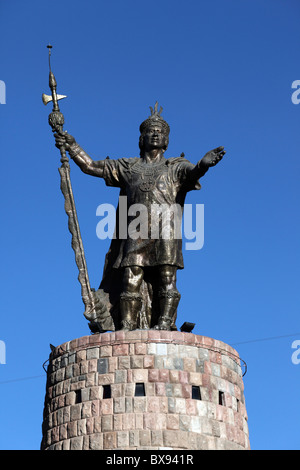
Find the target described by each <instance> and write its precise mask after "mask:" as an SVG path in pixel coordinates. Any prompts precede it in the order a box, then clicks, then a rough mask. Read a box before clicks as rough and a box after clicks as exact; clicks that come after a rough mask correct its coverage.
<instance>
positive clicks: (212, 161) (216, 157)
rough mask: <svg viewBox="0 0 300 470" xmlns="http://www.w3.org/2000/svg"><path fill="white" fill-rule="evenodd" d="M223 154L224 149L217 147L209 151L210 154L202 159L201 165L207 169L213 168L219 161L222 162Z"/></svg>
mask: <svg viewBox="0 0 300 470" xmlns="http://www.w3.org/2000/svg"><path fill="white" fill-rule="evenodd" d="M225 153H226V152H225V150H224V147H217V148H216V149H214V150H210V152H207V153H206V154H205V155H204V157H203V158H202V160H201V165H203V166H204V167H207V168H210V167H211V166H215V165H216V164H217V163H219V161H220V160H222V158H223V157H224V155H225Z"/></svg>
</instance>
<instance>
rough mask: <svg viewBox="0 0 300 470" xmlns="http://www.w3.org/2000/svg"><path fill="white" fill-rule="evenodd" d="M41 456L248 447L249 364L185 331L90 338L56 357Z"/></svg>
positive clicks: (65, 347)
mask: <svg viewBox="0 0 300 470" xmlns="http://www.w3.org/2000/svg"><path fill="white" fill-rule="evenodd" d="M42 430H43V438H42V443H41V449H42V450H102V449H103V450H118V449H119V450H143V449H147V450H162V449H172V450H173V449H174V450H175V449H180V450H200V449H201V450H246V449H249V448H250V444H249V434H248V424H247V413H246V407H245V399H244V385H243V378H242V368H241V365H240V359H239V356H238V353H237V352H236V351H235V350H234V349H233V348H232V347H230V346H228V345H227V344H225V343H223V342H222V341H218V340H214V339H212V338H208V337H205V336H199V335H195V334H193V333H183V332H179V331H156V330H135V331H127V332H125V331H117V332H114V333H102V334H95V335H92V336H83V337H82V338H78V339H75V340H72V341H69V342H67V343H64V344H62V345H61V346H58V347H57V348H55V349H54V350H53V351H52V352H51V354H50V358H49V365H48V370H47V386H46V397H45V407H44V420H43V426H42Z"/></svg>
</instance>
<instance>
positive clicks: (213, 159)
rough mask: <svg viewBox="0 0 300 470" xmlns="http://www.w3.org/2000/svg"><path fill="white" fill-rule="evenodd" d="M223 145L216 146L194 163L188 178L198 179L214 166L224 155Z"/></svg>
mask: <svg viewBox="0 0 300 470" xmlns="http://www.w3.org/2000/svg"><path fill="white" fill-rule="evenodd" d="M225 153H226V152H225V150H224V147H217V148H215V149H214V150H210V151H209V152H207V153H206V154H205V155H204V157H203V158H202V159H201V160H200V161H199V162H198V163H197V164H196V165H195V167H194V168H193V169H192V170H191V171H190V178H191V179H192V180H198V179H199V178H201V177H202V176H204V175H205V173H206V172H207V171H208V169H209V168H210V167H211V166H215V165H216V164H217V163H219V161H220V160H222V158H223V157H224V155H225Z"/></svg>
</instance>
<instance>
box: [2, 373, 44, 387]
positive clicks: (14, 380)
mask: <svg viewBox="0 0 300 470" xmlns="http://www.w3.org/2000/svg"><path fill="white" fill-rule="evenodd" d="M41 377H44V378H45V375H33V376H32V377H21V378H19V379H11V380H5V381H3V382H0V385H3V384H9V383H12V382H21V381H24V380H32V379H39V378H41Z"/></svg>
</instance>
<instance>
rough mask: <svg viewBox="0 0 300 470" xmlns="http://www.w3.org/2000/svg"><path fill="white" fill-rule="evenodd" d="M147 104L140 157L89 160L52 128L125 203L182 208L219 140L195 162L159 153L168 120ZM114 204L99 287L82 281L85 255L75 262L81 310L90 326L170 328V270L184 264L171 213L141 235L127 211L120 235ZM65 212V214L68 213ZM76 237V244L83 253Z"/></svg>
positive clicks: (218, 153)
mask: <svg viewBox="0 0 300 470" xmlns="http://www.w3.org/2000/svg"><path fill="white" fill-rule="evenodd" d="M150 109H151V115H150V116H149V117H148V118H147V119H146V120H145V121H143V122H142V124H141V125H140V139H139V148H140V156H139V157H131V158H120V159H110V158H106V159H104V160H99V161H95V160H93V159H92V158H91V157H90V156H89V155H88V154H87V153H86V152H85V150H83V148H82V147H81V146H80V145H79V144H78V143H77V142H76V140H75V139H74V137H72V136H71V135H70V134H68V133H67V132H63V131H62V129H60V131H59V132H57V130H55V129H54V132H55V139H56V146H57V147H58V148H59V149H60V150H61V151H62V149H64V151H67V152H68V153H69V155H70V157H71V158H72V160H73V161H74V162H75V163H76V164H77V165H78V166H79V167H80V169H81V170H82V171H83V172H84V173H86V174H88V175H92V176H96V177H98V178H103V179H104V181H105V183H106V185H107V186H113V187H118V188H120V196H124V197H126V198H127V207H132V206H133V205H136V204H139V205H140V206H143V207H145V208H147V210H148V211H149V213H150V212H151V211H153V207H156V208H162V207H163V208H166V209H168V208H170V207H173V206H175V207H178V206H179V207H180V208H181V213H182V211H183V207H184V201H185V197H186V194H187V193H188V192H189V191H191V190H194V189H195V190H196V189H197V190H198V189H200V188H201V186H200V183H199V179H200V178H201V177H203V176H204V175H205V173H206V172H207V171H208V169H209V168H210V167H212V166H215V165H216V164H217V163H218V162H219V161H220V160H221V159H222V158H223V156H224V154H225V151H224V147H218V148H216V149H214V150H211V151H210V152H208V153H207V154H206V155H205V156H204V157H203V158H202V159H201V160H200V161H199V162H198V163H197V164H196V165H194V164H192V163H191V162H189V161H188V160H187V159H186V158H185V157H184V155H183V154H181V156H180V157H175V158H166V157H165V152H166V150H167V147H168V143H169V133H170V127H169V125H168V123H167V122H166V121H165V120H164V119H163V117H162V115H161V112H162V108H160V110H159V111H158V105H157V103H156V104H155V107H154V109H152V108H150ZM50 124H51V122H50ZM51 125H52V124H51ZM52 127H53V126H52ZM66 196H68V194H67V195H66V194H65V197H66ZM118 210H121V207H120V205H119V207H118ZM118 210H117V218H116V230H115V237H114V238H113V240H112V241H111V245H110V249H109V251H108V253H107V255H106V258H105V264H104V270H103V278H102V281H101V284H100V287H99V289H98V290H93V289H90V287H89V284H88V277H87V272H86V266H85V263H83V264H80V263H79V264H78V263H77V264H78V267H79V271H80V272H82V271H83V272H86V277H85V280H86V282H85V284H84V283H83V284H84V285H85V287H86V289H85V300H86V302H85V303H86V306H87V305H88V306H89V307H88V309H86V311H85V314H84V315H85V317H86V318H87V319H88V320H89V322H90V323H89V326H90V329H91V331H92V332H93V333H97V332H103V331H114V330H120V329H122V330H134V329H148V328H154V329H159V330H176V329H177V328H176V324H175V321H176V316H177V307H178V304H179V300H180V294H179V292H178V290H177V286H176V275H177V270H178V269H183V267H184V265H183V257H182V240H181V237H178V236H177V235H176V233H175V232H176V227H175V225H176V224H175V219H176V217H173V218H172V217H171V219H170V224H169V236H168V237H165V236H163V235H162V231H163V227H162V224H158V225H157V226H156V227H155V232H156V236H155V237H153V236H152V237H151V233H152V232H153V229H154V227H151V224H150V226H149V227H148V233H147V234H146V236H145V233H144V234H143V236H142V235H140V236H130V233H129V232H130V230H129V225H130V222H131V220H132V219H131V218H130V215H129V217H128V218H126V219H125V220H127V228H128V231H127V237H120V236H119V232H120V231H119V228H120V227H118V221H119V220H120V217H119V215H118ZM74 211H75V207H74ZM69 217H70V220H72V215H71V216H70V214H69ZM73 219H74V217H73ZM75 219H76V220H77V217H76V213H75ZM76 223H77V222H76ZM73 225H74V224H73ZM69 226H70V223H69ZM75 226H76V224H75ZM70 230H71V231H72V224H71V228H70ZM73 232H74V233H73V236H74V238H75V239H76V237H77V236H79V238H80V232H79V230H78V232H77V233H75V231H73ZM80 243H81V242H80ZM80 243H79V249H77V252H78V251H79V252H80V253H82V258H83V259H84V253H83V248H82V246H81V245H80ZM75 252H76V250H75Z"/></svg>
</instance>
